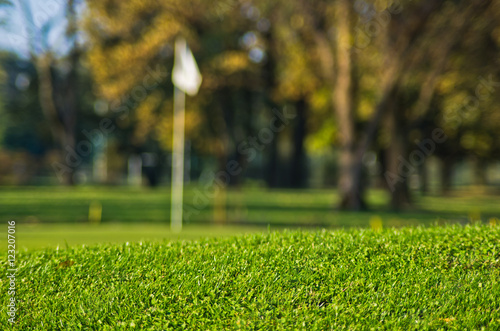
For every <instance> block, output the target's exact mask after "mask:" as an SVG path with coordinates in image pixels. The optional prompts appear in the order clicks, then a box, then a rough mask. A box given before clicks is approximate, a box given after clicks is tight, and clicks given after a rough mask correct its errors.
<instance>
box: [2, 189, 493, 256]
mask: <svg viewBox="0 0 500 331" xmlns="http://www.w3.org/2000/svg"><path fill="white" fill-rule="evenodd" d="M199 192H200V190H199V189H198V188H197V187H195V186H189V187H187V189H186V191H185V202H186V205H187V208H188V209H189V208H190V207H192V206H193V204H194V202H196V201H197V200H196V199H195V197H196V196H197V194H199ZM226 199H227V201H226V203H225V206H223V208H222V210H223V213H222V215H223V216H224V217H223V218H225V220H222V221H220V218H221V217H220V215H221V212H220V210H219V211H218V213H215V212H214V209H215V210H216V208H214V204H215V203H214V199H208V201H207V205H206V207H205V208H201V209H200V212H199V214H197V215H193V216H192V217H190V218H189V219H188V220H185V227H184V230H183V232H182V233H180V234H174V233H171V232H170V228H169V217H170V193H169V190H168V189H167V188H159V189H155V190H151V189H147V188H130V187H85V186H84V187H74V188H67V187H0V221H2V222H7V221H9V220H15V221H16V223H17V231H16V236H17V242H16V244H17V248H18V249H22V250H24V249H29V250H32V249H39V248H44V247H52V248H56V247H57V246H59V247H65V246H66V245H68V246H75V245H80V246H81V245H82V244H87V245H90V244H96V243H125V242H131V243H132V242H139V241H146V240H147V241H161V240H165V239H169V240H170V239H175V240H177V239H198V238H202V237H205V236H227V235H234V234H238V233H251V232H267V230H268V228H271V230H283V229H285V228H327V229H332V228H351V227H354V228H379V227H403V226H417V225H426V226H429V225H433V224H440V225H443V224H452V223H458V224H468V223H471V221H477V220H482V221H483V222H484V223H489V222H493V223H495V222H498V219H497V218H498V217H499V216H500V204H498V196H495V195H487V194H470V192H469V193H468V194H466V193H462V194H455V196H452V197H436V196H428V197H420V198H418V199H417V200H416V208H415V209H414V210H411V211H405V212H404V213H397V212H393V211H390V210H388V209H387V207H386V206H387V202H388V196H387V194H386V193H385V192H383V191H370V193H369V195H368V200H369V204H370V206H371V207H372V209H371V210H370V211H368V212H363V213H352V212H339V211H336V210H334V208H333V206H334V205H335V203H336V201H338V196H337V195H336V193H335V191H333V190H266V189H261V188H246V189H243V190H236V189H231V190H229V191H228V192H227V194H226ZM91 205H94V206H95V205H97V206H99V209H100V215H101V220H100V222H99V224H91V223H90V222H89V209H90V206H91ZM216 215H219V216H218V217H216ZM214 218H216V219H217V218H219V221H218V222H215V221H214ZM6 249H7V245H6V243H5V242H4V238H2V239H1V240H0V252H4V251H6Z"/></svg>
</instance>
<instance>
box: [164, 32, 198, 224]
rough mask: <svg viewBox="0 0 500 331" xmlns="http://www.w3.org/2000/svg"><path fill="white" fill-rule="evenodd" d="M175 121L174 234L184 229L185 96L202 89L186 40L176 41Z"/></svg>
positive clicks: (173, 166)
mask: <svg viewBox="0 0 500 331" xmlns="http://www.w3.org/2000/svg"><path fill="white" fill-rule="evenodd" d="M172 82H173V83H174V86H175V90H174V121H173V143H172V145H173V146H172V147H173V148H172V194H171V211H170V227H171V229H172V231H174V232H179V231H181V229H182V218H183V217H182V213H183V210H182V208H183V207H182V205H183V192H184V145H185V144H184V126H185V121H186V114H185V103H186V93H187V94H189V95H191V96H192V95H195V94H196V93H198V89H199V88H200V85H201V75H200V71H199V70H198V66H197V65H196V61H195V60H194V56H193V53H191V51H190V50H189V48H188V47H187V45H186V40H184V38H181V37H179V38H177V40H176V41H175V59H174V69H173V71H172Z"/></svg>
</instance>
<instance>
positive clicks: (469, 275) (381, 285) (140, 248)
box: [0, 225, 500, 330]
mask: <svg viewBox="0 0 500 331" xmlns="http://www.w3.org/2000/svg"><path fill="white" fill-rule="evenodd" d="M499 242H500V227H498V226H485V225H474V226H465V227H462V226H446V227H426V228H424V227H418V228H401V229H385V230H382V231H381V232H376V231H373V230H361V229H358V230H356V229H350V230H336V231H327V230H322V231H297V230H295V231H284V232H270V233H267V234H247V235H244V236H236V237H229V238H222V239H221V238H211V239H203V240H200V241H194V242H193V241H174V242H142V243H132V244H120V245H116V244H114V245H112V244H107V245H97V246H90V247H89V246H85V247H81V246H80V247H72V248H69V249H64V248H59V249H58V250H56V249H46V250H38V251H35V252H29V253H24V252H20V253H19V254H18V255H17V257H16V258H17V263H18V268H19V270H18V274H17V278H16V280H17V283H16V286H17V299H18V308H19V311H18V316H17V323H16V325H15V327H14V329H16V330H28V329H34V330H79V329H83V330H116V329H150V330H162V329H166V330H170V329H191V330H223V329H247V330H256V329H258V330H260V329H265V330H279V329H286V330H290V329H299V330H341V329H349V330H370V329H377V330H378V329H388V330H417V329H418V330H465V329H468V330H481V329H486V330H499V329H500V247H499V245H498V243H499ZM3 257H4V258H2V259H1V265H2V267H3V270H5V269H6V268H7V265H6V259H5V255H3ZM1 282H2V286H1V287H2V292H1V293H2V294H1V295H2V306H1V308H0V310H1V312H0V314H2V316H3V318H2V319H1V320H0V329H2V330H6V329H8V328H10V325H9V324H8V322H7V321H6V318H5V316H6V311H5V310H6V300H7V297H6V293H7V282H6V279H5V278H4V277H2V279H1Z"/></svg>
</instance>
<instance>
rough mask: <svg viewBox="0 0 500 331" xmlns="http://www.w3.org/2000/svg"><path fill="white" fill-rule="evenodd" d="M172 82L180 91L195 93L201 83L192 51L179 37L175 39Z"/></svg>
mask: <svg viewBox="0 0 500 331" xmlns="http://www.w3.org/2000/svg"><path fill="white" fill-rule="evenodd" d="M172 82H173V83H174V85H175V86H176V87H177V88H178V89H180V90H181V91H183V92H185V93H187V94H189V95H191V96H192V95H195V94H196V93H198V89H199V88H200V85H201V74H200V71H199V70H198V65H196V61H195V60H194V56H193V53H191V50H190V49H189V47H188V46H187V45H186V40H184V38H182V37H179V38H177V40H176V41H175V59H174V69H173V72H172Z"/></svg>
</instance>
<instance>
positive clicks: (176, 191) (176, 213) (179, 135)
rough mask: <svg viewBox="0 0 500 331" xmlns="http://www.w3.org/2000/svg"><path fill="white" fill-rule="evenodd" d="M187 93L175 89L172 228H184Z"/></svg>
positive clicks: (174, 230) (173, 229)
mask: <svg viewBox="0 0 500 331" xmlns="http://www.w3.org/2000/svg"><path fill="white" fill-rule="evenodd" d="M185 104H186V94H185V93H184V92H183V91H181V90H180V89H178V88H177V87H176V88H175V91H174V130H173V131H174V134H173V150H172V196H171V198H172V201H171V214H170V229H171V230H172V231H173V232H180V231H181V230H182V199H183V192H184V122H185Z"/></svg>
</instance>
